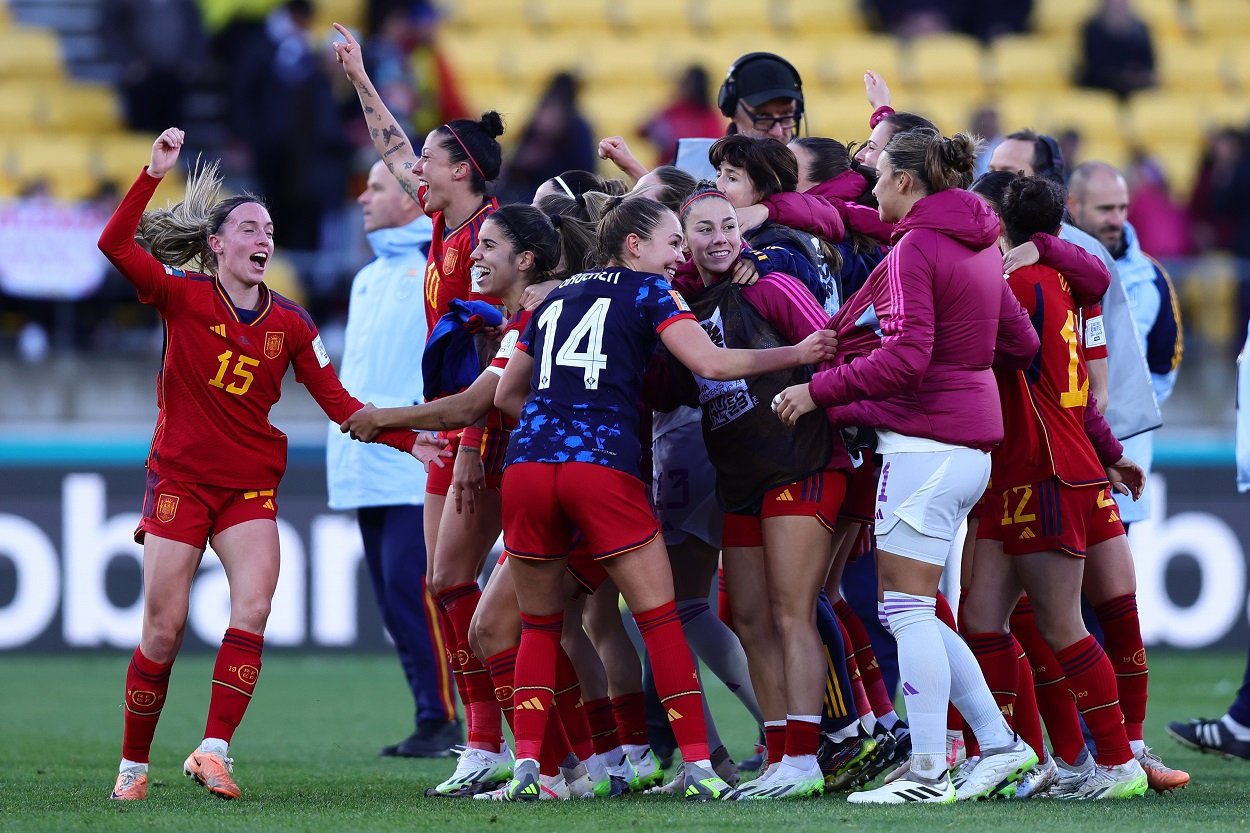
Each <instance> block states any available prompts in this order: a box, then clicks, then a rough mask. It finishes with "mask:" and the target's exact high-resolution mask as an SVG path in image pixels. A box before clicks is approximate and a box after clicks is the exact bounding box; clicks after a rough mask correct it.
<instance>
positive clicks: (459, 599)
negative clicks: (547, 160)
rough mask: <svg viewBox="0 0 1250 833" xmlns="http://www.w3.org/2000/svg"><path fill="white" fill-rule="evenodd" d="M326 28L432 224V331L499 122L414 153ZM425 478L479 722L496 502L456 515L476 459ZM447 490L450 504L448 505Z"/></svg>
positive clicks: (494, 441)
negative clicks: (479, 638)
mask: <svg viewBox="0 0 1250 833" xmlns="http://www.w3.org/2000/svg"><path fill="white" fill-rule="evenodd" d="M334 28H335V29H337V30H338V32H339V34H341V35H342V36H343V37H344V38H345V42H335V44H334V50H335V53H336V55H337V57H338V60H339V63H341V64H342V65H343V71H344V73H346V75H347V77H348V79H350V80H351V82H352V85H353V86H354V87H355V89H356V94H357V96H358V98H359V99H360V106H361V109H362V110H363V111H364V115H365V121H366V123H367V124H368V125H369V134H370V136H372V138H373V145H374V147H375V148H376V149H377V151H378V153H379V154H380V155H381V157H382V160H383V161H384V162H385V163H386V165H387V168H389V169H390V171H391V173H393V174H394V175H395V178H396V179H398V180H399V183H400V185H401V186H402V187H403V188H404V190H405V191H407V192H408V193H409V194H410V195H411V196H412V197H413V198H414V199H416V200H417V201H418V202H420V203H421V207H422V208H423V209H424V210H425V213H426V214H428V215H430V218H431V219H432V220H433V221H434V240H433V244H432V245H431V247H430V258H429V267H428V268H427V270H426V273H425V305H426V322H427V324H428V325H429V329H430V331H431V332H433V330H434V326H435V324H436V323H437V322H438V319H439V318H441V317H442V316H443V315H445V314H446V313H447V310H448V304H449V302H450V301H451V300H452V299H458V300H464V299H466V298H468V297H470V296H471V295H472V294H473V292H472V285H471V280H470V275H469V270H470V267H471V264H470V258H469V254H470V252H472V251H473V249H474V248H475V247H476V246H477V239H478V233H479V230H480V229H481V227H482V223H483V222H485V220H486V218H487V217H488V216H489V215H490V214H491V212H492V211H494V210H495V209H497V208H498V207H499V204H498V202H496V201H495V199H494V198H493V197H487V196H486V183H487V182H489V181H491V180H493V179H495V178H496V177H497V176H498V175H499V168H500V163H501V159H502V150H501V149H500V147H499V142H498V141H497V139H498V137H499V136H501V135H503V122H502V120H501V119H500V117H499V114H498V113H495V112H494V111H491V112H488V113H486V114H484V115H483V116H482V118H481V119H480V120H478V121H471V120H469V119H456V120H454V121H451V122H449V123H447V124H445V125H443V126H441V127H439V128H436V129H435V130H432V131H431V132H430V134H429V135H428V136H426V138H425V144H424V146H423V147H422V148H421V150H420V154H419V155H418V152H417V150H416V149H415V147H414V146H413V145H412V143H411V142H410V141H409V139H408V137H407V136H406V135H405V134H404V131H403V128H401V127H400V125H399V122H398V121H397V120H396V119H395V118H394V116H392V115H391V113H390V111H389V110H387V108H386V105H385V104H383V103H382V100H381V98H380V97H379V96H378V93H377V90H376V89H374V86H373V83H372V82H371V81H370V80H369V75H368V73H366V72H365V68H364V61H363V58H362V56H361V52H360V44H359V43H358V42H357V41H356V39H355V37H354V36H353V35H352V34H351V32H349V31H348V30H347V29H346V28H345V27H343V26H341V25H339V24H337V23H336V24H334ZM484 428H485V430H483V429H484ZM444 437H445V438H446V439H447V440H448V441H449V443H450V446H449V448H451V450H452V451H453V452H458V449H459V447H460V446H461V445H464V446H465V447H473V446H478V447H480V448H481V449H483V451H484V453H485V454H487V455H490V454H491V453H492V450H497V451H498V452H500V453H502V449H503V443H504V442H505V440H503V439H502V438H501V437H500V436H499V434H498V432H497V431H492V430H491V429H490V428H488V427H485V426H484V425H474V426H470V427H468V428H466V429H464V431H463V432H461V431H458V430H457V431H449V432H445V433H444ZM430 475H431V476H430V478H429V479H428V480H427V482H426V496H425V516H424V517H425V539H426V541H425V543H426V547H425V549H426V552H427V553H430V558H429V563H428V566H427V570H428V575H427V577H426V583H427V585H428V587H429V588H430V593H431V594H432V595H433V596H434V600H435V605H436V607H437V608H438V611H439V618H440V620H441V622H442V627H443V632H444V634H446V635H447V648H448V650H447V658H448V661H449V662H450V663H451V666H452V671H453V673H454V675H455V679H456V685H457V688H458V690H459V692H460V700H461V702H462V703H466V704H467V703H469V702H470V701H477V702H482V703H484V705H483V706H482V707H481V709H479V715H485V714H487V713H489V712H490V710H491V709H493V708H494V704H493V702H487V701H485V700H483V699H482V697H479V696H476V695H475V694H474V693H471V692H469V690H468V686H469V684H470V683H477V682H484V681H486V679H487V675H486V673H485V669H484V668H483V667H482V664H481V662H480V660H479V659H478V658H477V656H476V655H475V654H474V653H473V649H472V647H471V646H470V644H469V623H470V622H471V621H472V618H473V611H474V610H475V609H476V608H477V603H478V600H479V599H480V598H481V591H480V590H479V589H478V587H477V576H478V574H479V573H480V572H481V570H482V566H483V564H484V563H485V560H486V556H487V554H488V553H489V552H490V549H491V547H492V546H494V543H495V541H496V539H497V537H498V532H497V530H498V524H499V520H498V519H499V502H498V499H497V497H495V496H494V495H493V494H486V495H485V496H484V499H483V500H482V501H481V502H480V504H478V505H475V506H474V512H473V513H466V512H462V511H461V509H462V507H463V501H462V500H461V498H462V497H463V496H470V497H471V496H473V495H475V494H476V493H477V491H478V490H479V488H480V486H481V485H482V483H483V480H484V477H485V474H484V472H483V470H482V461H481V460H480V459H476V458H475V457H474V456H473V455H472V452H468V453H466V454H459V453H456V463H455V465H454V466H447V467H444V468H441V469H434V470H432V471H431V473H430ZM453 485H454V487H455V492H456V495H455V496H456V498H457V499H456V500H453V501H448V500H447V495H448V493H449V492H451V491H452V488H453ZM489 688H490V686H489V685H486V687H485V689H483V691H482V692H479V694H484V695H486V696H488V695H489V691H488V689H489ZM466 710H467V706H466ZM466 718H467V719H468V722H469V735H470V737H471V738H472V739H473V740H475V741H477V742H480V743H483V744H491V743H493V744H494V745H495V747H496V748H497V749H498V748H500V746H501V744H502V743H503V736H502V735H499V736H497V737H496V736H493V734H492V733H493V732H494V727H497V726H499V725H500V723H499V715H498V714H493V715H491V716H489V717H486V718H485V720H486V724H487V725H486V728H484V729H478V728H476V727H475V725H474V724H475V719H476V717H475V716H474V715H472V714H468V715H466ZM487 735H492V736H491V737H487ZM455 740H458V739H455ZM455 740H453V741H452V742H455ZM449 746H450V744H449Z"/></svg>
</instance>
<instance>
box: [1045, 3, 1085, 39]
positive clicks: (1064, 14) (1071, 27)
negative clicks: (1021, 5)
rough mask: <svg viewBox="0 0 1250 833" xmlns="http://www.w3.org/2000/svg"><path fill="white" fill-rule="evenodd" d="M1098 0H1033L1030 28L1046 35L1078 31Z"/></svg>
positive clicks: (1070, 34)
mask: <svg viewBox="0 0 1250 833" xmlns="http://www.w3.org/2000/svg"><path fill="white" fill-rule="evenodd" d="M1098 2H1099V0H1033V17H1032V24H1033V25H1032V28H1033V30H1034V31H1036V32H1040V33H1042V34H1046V35H1067V36H1069V37H1071V36H1072V35H1073V34H1074V33H1079V32H1080V30H1081V26H1082V25H1084V23H1085V21H1086V19H1088V18H1089V16H1090V15H1092V14H1093V13H1094V12H1095V11H1097V10H1098Z"/></svg>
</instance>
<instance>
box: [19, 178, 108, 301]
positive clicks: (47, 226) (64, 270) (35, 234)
mask: <svg viewBox="0 0 1250 833" xmlns="http://www.w3.org/2000/svg"><path fill="white" fill-rule="evenodd" d="M111 211H112V207H111V206H109V207H108V208H107V209H105V208H102V207H100V206H97V205H94V204H91V203H70V202H60V201H57V200H51V199H47V198H34V197H32V198H29V199H22V200H13V201H7V202H3V203H0V290H3V291H4V292H5V293H6V294H8V295H13V296H15V297H18V298H38V299H40V300H47V301H77V300H78V299H80V298H86V297H87V296H89V295H92V294H94V293H95V291H96V290H97V289H99V288H100V284H101V283H102V282H103V281H104V276H105V275H106V274H107V272H108V268H109V264H108V261H107V260H105V259H104V255H102V254H100V248H99V246H97V245H96V241H98V240H99V239H100V232H102V231H104V224H105V223H106V222H107V221H108V218H109V214H110V213H111ZM53 253H55V267H54V268H49V257H51V256H52V254H53Z"/></svg>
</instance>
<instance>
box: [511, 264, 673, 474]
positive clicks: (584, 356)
mask: <svg viewBox="0 0 1250 833" xmlns="http://www.w3.org/2000/svg"><path fill="white" fill-rule="evenodd" d="M684 318H688V319H690V320H691V321H694V320H695V317H694V315H692V314H691V313H690V308H689V307H688V306H686V302H685V301H683V300H682V298H681V296H680V295H678V294H677V293H676V292H674V291H673V288H672V287H671V286H669V284H668V281H666V280H665V279H664V278H662V277H661V276H659V275H655V274H650V273H646V272H634V271H632V270H629V269H621V268H610V269H604V270H601V271H598V272H583V273H581V274H578V275H573V276H572V277H570V278H568V279H567V280H565V281H564V282H563V283H562V284H560V285H559V286H558V287H556V289H554V290H553V291H552V293H551V294H550V295H549V296H547V300H546V301H545V302H544V303H543V305H542V306H540V307H539V308H538V309H537V310H535V312H534V315H533V316H532V317H531V318H530V321H529V324H528V325H527V326H526V328H525V332H524V333H523V334H522V335H521V338H520V341H519V342H518V344H517V348H518V349H520V350H523V351H525V352H526V353H528V354H529V355H530V356H532V357H533V359H534V370H533V375H532V376H531V379H530V396H529V398H528V399H527V400H526V402H525V406H524V407H523V408H522V409H521V416H520V419H519V421H518V423H517V427H516V428H515V429H514V430H513V432H512V439H511V441H510V442H509V445H508V464H509V465H511V464H512V463H594V464H597V465H601V466H607V467H609V468H613V469H617V470H618V471H623V472H626V473H628V474H632V475H633V476H635V477H639V476H640V475H639V468H638V463H639V458H640V455H641V443H640V441H639V438H638V412H637V409H636V408H635V403H636V402H637V400H638V395H639V393H640V391H641V389H642V381H643V373H644V371H645V370H646V366H647V362H648V361H649V360H650V359H651V355H652V354H653V353H654V352H655V348H656V345H657V344H658V343H659V340H660V333H661V332H663V331H664V328H665V327H667V326H669V325H670V324H672V323H673V322H674V321H680V320H682V319H684Z"/></svg>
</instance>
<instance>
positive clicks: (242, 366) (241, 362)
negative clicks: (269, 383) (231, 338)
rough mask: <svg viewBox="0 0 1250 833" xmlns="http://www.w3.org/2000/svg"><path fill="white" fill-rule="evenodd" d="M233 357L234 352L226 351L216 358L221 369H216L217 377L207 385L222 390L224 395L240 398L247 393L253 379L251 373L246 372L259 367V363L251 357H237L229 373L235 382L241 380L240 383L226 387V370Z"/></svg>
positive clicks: (233, 383) (232, 383)
mask: <svg viewBox="0 0 1250 833" xmlns="http://www.w3.org/2000/svg"><path fill="white" fill-rule="evenodd" d="M233 356H234V352H233V351H232V350H227V351H226V352H224V353H222V354H221V355H220V356H218V357H217V361H219V362H221V367H219V368H217V375H216V376H214V377H213V378H212V379H209V380H208V383H209V384H210V385H212V386H213V387H215V388H222V389H224V390H225V391H226V393H233V394H234V395H236V396H242V395H243V394H245V393H247V389H248V388H250V387H251V386H252V379H253V378H254V377H253V376H252V371H250V370H248V367H259V366H260V361H259V360H257V359H253V358H252V357H251V356H239V358H238V360H237V361H236V362H235V363H234V368H233V369H232V370H231V373H233V374H234V376H235V378H236V379H237V380H241V382H242V383H241V384H240V382H239V381H233V382H231V383H230V384H228V385H227V384H226V383H225V377H226V369H227V368H229V367H230V359H231V358H232V357H233Z"/></svg>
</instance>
